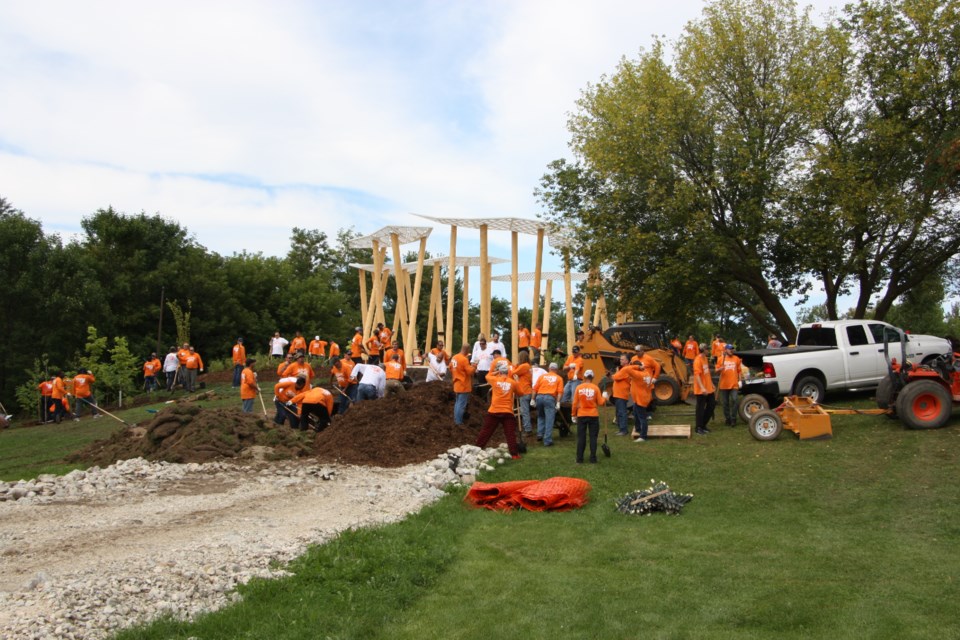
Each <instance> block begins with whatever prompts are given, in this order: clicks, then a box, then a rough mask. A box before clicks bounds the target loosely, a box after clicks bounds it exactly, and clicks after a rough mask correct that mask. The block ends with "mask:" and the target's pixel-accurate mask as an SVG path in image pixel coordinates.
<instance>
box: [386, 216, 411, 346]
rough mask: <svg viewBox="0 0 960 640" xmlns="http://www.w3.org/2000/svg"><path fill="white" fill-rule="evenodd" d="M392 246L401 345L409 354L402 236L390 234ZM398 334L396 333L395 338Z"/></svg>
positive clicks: (395, 322) (395, 321)
mask: <svg viewBox="0 0 960 640" xmlns="http://www.w3.org/2000/svg"><path fill="white" fill-rule="evenodd" d="M390 244H391V245H393V262H394V265H393V281H394V283H396V285H397V316H398V317H399V323H400V331H401V332H402V333H403V336H402V340H401V342H400V344H401V345H402V346H403V351H404V353H405V354H406V353H409V350H408V349H407V345H408V342H409V340H408V338H409V336H408V334H407V323H406V319H407V301H406V298H405V296H404V295H403V276H402V275H401V274H404V273H406V269H404V268H403V263H402V262H401V261H400V236H398V235H397V234H395V233H391V234H390ZM396 324H397V320H396V319H395V320H394V325H396ZM396 336H397V334H396V332H395V333H394V338H396Z"/></svg>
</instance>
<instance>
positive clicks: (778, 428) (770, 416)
mask: <svg viewBox="0 0 960 640" xmlns="http://www.w3.org/2000/svg"><path fill="white" fill-rule="evenodd" d="M748 428H749V429H750V435H752V436H753V437H754V438H755V439H757V440H776V439H777V438H779V437H780V434H781V433H782V432H783V419H781V418H780V414H779V413H777V412H776V411H771V410H770V409H761V410H760V411H757V412H756V413H754V414H753V416H752V417H751V418H750V423H749V426H748Z"/></svg>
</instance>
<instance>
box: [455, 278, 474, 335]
mask: <svg viewBox="0 0 960 640" xmlns="http://www.w3.org/2000/svg"><path fill="white" fill-rule="evenodd" d="M469 285H470V267H469V266H467V265H463V309H462V311H463V313H462V315H463V321H462V323H461V324H462V328H463V344H470V338H471V336H470V334H469V332H470V286H469ZM457 351H459V349H457Z"/></svg>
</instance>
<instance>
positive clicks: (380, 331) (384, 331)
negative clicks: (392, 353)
mask: <svg viewBox="0 0 960 640" xmlns="http://www.w3.org/2000/svg"><path fill="white" fill-rule="evenodd" d="M376 336H377V339H378V340H380V347H381V348H382V349H389V348H390V347H391V346H392V345H393V330H392V329H391V328H390V327H385V326H383V323H382V322H378V323H377V331H376Z"/></svg>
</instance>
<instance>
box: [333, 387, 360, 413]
mask: <svg viewBox="0 0 960 640" xmlns="http://www.w3.org/2000/svg"><path fill="white" fill-rule="evenodd" d="M341 391H343V392H344V394H345V395H340V394H337V396H338V397H337V413H338V414H340V415H343V414H344V413H346V412H347V409H349V408H350V403H351V402H353V401H355V400H356V399H357V385H355V384H352V385H350V386H349V387H347V388H346V389H345V390H344V389H341Z"/></svg>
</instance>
